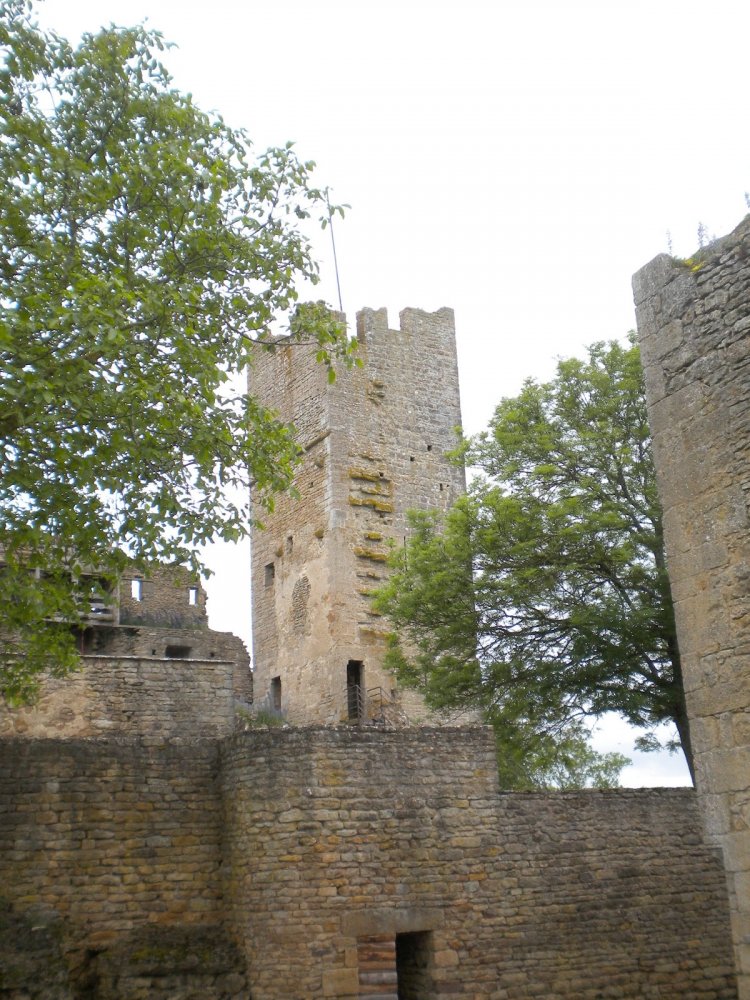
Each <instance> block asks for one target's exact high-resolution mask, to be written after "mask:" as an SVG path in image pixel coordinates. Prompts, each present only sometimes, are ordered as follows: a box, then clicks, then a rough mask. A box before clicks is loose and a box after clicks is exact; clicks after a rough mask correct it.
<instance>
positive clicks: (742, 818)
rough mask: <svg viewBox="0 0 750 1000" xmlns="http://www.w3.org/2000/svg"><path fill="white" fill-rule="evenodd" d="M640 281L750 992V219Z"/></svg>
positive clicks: (708, 796) (657, 450)
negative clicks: (721, 237) (709, 243)
mask: <svg viewBox="0 0 750 1000" xmlns="http://www.w3.org/2000/svg"><path fill="white" fill-rule="evenodd" d="M633 287H634V292H635V301H636V308H637V317H638V329H639V334H640V338H641V345H642V356H643V364H644V370H645V378H646V391H647V396H648V406H649V419H650V422H651V429H652V434H653V440H654V457H655V461H656V469H657V476H658V484H659V492H660V496H661V501H662V505H663V508H664V535H665V543H666V551H667V562H668V568H669V575H670V580H671V585H672V594H673V597H674V602H675V613H676V620H677V632H678V640H679V644H680V653H681V657H682V667H683V675H684V685H685V695H686V701H687V708H688V714H689V716H690V732H691V738H692V743H693V751H694V756H695V764H696V781H697V788H698V792H699V795H700V798H701V803H702V808H703V816H704V820H705V823H706V829H707V831H708V834H709V836H710V837H711V838H712V840H713V842H714V843H716V844H718V845H720V846H721V847H722V849H723V853H724V860H725V864H726V867H727V872H728V878H729V892H730V905H731V907H732V910H733V931H734V940H735V951H736V959H737V968H738V970H739V973H740V984H741V995H742V996H743V997H750V517H749V514H748V512H749V511H750V217H748V218H746V219H745V220H744V221H743V222H742V223H741V225H740V226H738V228H737V229H736V230H735V231H734V232H733V233H731V234H730V235H729V236H727V237H725V238H723V239H722V240H719V241H717V242H716V243H714V244H712V245H711V246H710V247H708V248H707V249H705V250H702V251H700V252H699V253H698V254H697V255H696V256H695V257H694V258H691V259H690V260H688V261H679V260H675V259H673V258H671V257H668V256H666V255H665V254H662V255H661V256H659V257H657V258H655V259H654V260H653V261H652V262H651V263H650V264H648V265H647V266H646V267H644V268H643V269H642V270H641V271H639V272H638V273H637V274H636V275H635V277H634V279H633Z"/></svg>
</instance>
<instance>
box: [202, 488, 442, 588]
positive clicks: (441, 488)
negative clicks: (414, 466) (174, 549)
mask: <svg viewBox="0 0 750 1000" xmlns="http://www.w3.org/2000/svg"><path fill="white" fill-rule="evenodd" d="M441 489H442V487H441ZM197 603H198V588H197V587H189V588H188V604H189V605H190V607H191V608H194V607H195V606H196V605H197Z"/></svg>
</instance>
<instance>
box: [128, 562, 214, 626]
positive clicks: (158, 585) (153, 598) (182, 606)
mask: <svg viewBox="0 0 750 1000" xmlns="http://www.w3.org/2000/svg"><path fill="white" fill-rule="evenodd" d="M134 580H135V581H137V583H138V584H139V586H138V587H137V593H138V595H139V596H135V595H134V592H133V588H132V586H131V584H132V581H134ZM118 604H119V623H120V624H121V625H159V626H171V627H172V628H180V629H187V628H204V629H205V628H208V616H207V612H206V592H205V590H204V589H203V587H202V586H201V584H200V581H199V580H198V579H196V577H195V576H194V575H193V574H192V573H190V572H189V571H188V570H186V569H184V568H182V567H180V566H153V567H152V568H151V569H150V570H149V571H148V572H146V573H137V572H135V571H133V570H126V572H125V573H124V574H123V576H122V579H121V580H120V583H119V588H118Z"/></svg>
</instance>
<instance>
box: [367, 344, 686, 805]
mask: <svg viewBox="0 0 750 1000" xmlns="http://www.w3.org/2000/svg"><path fill="white" fill-rule="evenodd" d="M464 453H465V455H466V458H467V461H468V462H469V464H470V465H472V466H475V467H476V470H477V476H476V477H475V479H474V481H473V483H472V485H471V486H470V488H469V491H468V494H467V495H466V496H465V497H463V498H461V499H460V500H459V501H458V502H457V503H456V504H455V506H454V507H453V508H452V509H451V510H450V511H449V513H448V514H447V516H446V518H445V520H444V523H439V521H438V519H437V517H436V516H435V515H432V514H427V513H413V514H412V515H411V526H412V534H411V538H410V541H409V543H408V544H407V546H406V547H405V548H404V549H402V550H401V551H399V552H398V553H397V554H396V555H395V556H394V564H395V566H394V569H395V572H394V574H393V576H392V577H391V579H390V582H389V583H388V584H387V586H386V587H385V588H384V590H383V591H382V592H381V594H380V596H379V598H378V606H379V608H380V610H381V611H383V612H384V613H386V614H388V615H389V616H390V619H391V621H392V622H393V624H394V626H395V628H396V635H397V636H398V638H395V637H394V638H393V639H392V647H391V650H390V653H389V664H390V666H391V667H392V668H394V669H395V670H396V672H397V674H398V677H399V679H400V680H401V682H402V683H406V684H410V685H413V686H416V687H419V688H420V689H422V690H423V691H424V693H425V695H426V698H427V701H428V703H429V704H430V705H432V706H434V707H437V708H455V707H462V708H467V707H468V708H474V709H479V710H480V711H481V712H483V713H484V715H485V716H486V718H487V719H488V721H490V722H491V723H492V724H493V725H494V726H495V729H496V732H497V734H498V742H499V758H500V766H501V771H502V772H503V778H504V780H505V782H506V784H508V785H509V786H524V785H534V784H537V783H540V782H541V783H546V782H548V781H549V780H550V768H552V769H554V768H557V767H559V766H560V765H561V764H562V765H563V767H564V765H565V757H566V755H568V756H569V757H570V758H571V760H573V758H574V757H575V754H576V753H578V752H580V750H581V749H582V746H585V741H584V743H583V744H582V741H583V736H584V730H583V729H582V727H581V720H582V719H584V718H585V717H593V716H600V715H602V714H603V713H605V712H616V713H619V714H620V715H621V716H624V717H625V718H626V719H627V720H628V721H629V722H630V723H632V724H633V725H635V726H637V727H640V728H642V729H643V730H644V737H643V738H642V739H641V741H640V743H641V746H642V747H644V748H647V749H648V748H653V747H654V744H655V736H654V734H653V730H654V727H655V726H657V725H658V724H660V723H663V722H674V724H675V725H676V727H677V731H678V733H679V736H680V739H681V741H682V746H683V749H684V750H685V754H686V757H687V758H688V762H690V744H689V736H688V729H687V720H686V714H685V704H684V696H683V691H682V676H681V670H680V658H679V651H678V648H677V641H676V637H675V625H674V616H673V610H672V600H671V594H670V588H669V580H668V577H667V573H666V568H665V563H664V543H663V535H662V523H661V510H660V507H659V501H658V497H657V492H656V482H655V472H654V466H653V461H652V457H651V440H650V436H649V428H648V422H647V417H646V405H645V396H644V389H643V378H642V372H641V366H640V357H639V352H638V348H637V347H636V346H635V344H634V343H632V342H631V343H630V345H629V346H626V347H624V346H622V345H620V344H618V343H616V342H612V343H609V344H603V343H599V344H594V345H593V346H592V347H591V348H590V349H589V353H588V357H587V358H586V359H585V360H577V359H569V360H565V361H561V362H560V363H559V365H558V369H557V375H556V377H555V378H554V379H553V380H552V381H551V382H549V383H546V384H540V383H537V382H535V381H532V380H529V381H527V382H526V383H525V385H524V387H523V389H522V391H521V393H520V394H519V395H518V396H517V397H515V398H512V399H504V400H502V401H501V402H500V404H499V405H498V407H497V409H496V411H495V414H494V417H493V419H492V421H491V424H490V427H489V430H488V431H487V432H485V433H483V434H480V435H479V436H477V437H476V438H474V439H472V440H470V441H468V442H466V444H465V447H464ZM571 755H572V756H571Z"/></svg>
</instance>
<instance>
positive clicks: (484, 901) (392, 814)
mask: <svg viewBox="0 0 750 1000" xmlns="http://www.w3.org/2000/svg"><path fill="white" fill-rule="evenodd" d="M0 886H2V892H3V894H4V895H6V896H7V899H8V902H9V904H10V905H11V907H12V911H13V920H15V921H17V923H16V926H17V927H21V928H22V929H23V934H26V935H27V938H26V940H27V942H29V943H26V944H24V943H22V942H23V941H24V938H23V935H20V936H19V935H16V937H15V938H12V937H11V936H10V935H9V934H7V933H5V934H0V994H2V990H3V988H4V986H3V985H2V984H3V979H2V976H5V977H6V978H5V981H6V982H8V983H12V989H13V990H18V991H20V992H17V993H15V994H14V993H13V992H11V993H5V994H2V995H3V996H7V997H8V998H9V1000H11V998H12V1000H20V998H21V997H22V996H24V995H26V996H32V997H34V1000H37V997H38V998H39V1000H70V998H71V997H72V996H75V997H76V1000H79V998H82V997H84V996H85V997H87V998H88V1000H115V998H117V1000H126V998H127V1000H140V998H144V1000H146V998H149V1000H152V998H157V1000H175V998H177V997H184V998H188V997H191V998H195V1000H198V998H201V1000H203V998H204V997H207V998H216V1000H219V998H220V997H226V998H234V997H237V998H239V997H240V996H242V997H243V1000H244V998H246V997H247V995H248V991H249V993H250V995H251V996H252V997H253V1000H283V998H300V1000H301V998H303V997H304V998H305V1000H316V998H323V997H330V996H336V997H339V998H350V1000H354V997H356V996H358V991H359V989H361V988H364V986H366V980H367V977H365V979H364V980H363V979H361V978H360V973H373V974H374V973H378V975H377V977H375V978H377V980H378V982H380V983H385V982H386V981H387V980H388V981H390V980H389V979H388V977H389V976H390V979H391V980H392V976H393V973H394V971H395V972H396V974H397V977H398V981H399V984H400V985H403V988H404V989H406V988H407V987H406V985H405V984H407V983H409V984H413V986H410V987H409V988H413V990H414V991H415V994H414V995H424V996H430V997H440V996H446V997H447V996H450V997H463V998H473V1000H479V998H482V1000H489V998H495V1000H500V998H504V1000H516V998H517V1000H521V998H526V1000H528V998H537V1000H549V998H551V997H561V998H563V997H564V998H570V1000H596V998H598V997H601V996H609V995H611V990H612V988H613V985H616V988H617V990H618V991H619V995H620V996H622V997H627V998H630V1000H640V998H642V997H646V996H651V997H660V996H661V997H665V998H666V997H677V996H679V997H680V998H686V1000H698V998H703V1000H708V998H711V1000H725V998H726V1000H729V998H732V997H734V996H735V995H736V993H735V989H734V983H733V974H732V971H731V950H730V942H729V928H728V915H727V904H726V895H725V892H726V889H725V882H724V875H723V872H722V869H721V866H720V863H719V859H718V857H717V855H716V853H715V852H714V851H713V850H711V849H707V848H706V847H705V846H704V844H703V841H702V836H701V830H700V824H699V820H698V815H697V809H696V803H695V795H694V793H692V792H691V791H689V790H685V789H660V790H644V791H612V792H579V793H561V794H541V793H540V794H527V795H519V794H503V793H501V792H499V790H498V787H497V777H496V769H495V766H494V740H493V738H492V735H491V733H488V732H486V731H484V730H479V729H448V728H440V729H430V728H420V729H411V730H406V731H400V732H391V733H382V732H374V731H367V730H355V731H352V730H350V729H348V728H346V727H344V728H341V729H298V730H294V729H289V730H284V731H279V730H276V731H273V730H272V731H267V732H260V731H254V732H249V733H246V734H239V735H237V736H234V737H231V738H229V739H228V740H225V741H224V742H223V743H217V742H215V741H212V740H207V741H198V742H190V741H186V740H184V741H175V740H173V741H165V740H157V739H150V740H147V739H140V740H123V739H118V740H115V739H106V740H105V739H98V740H79V741H76V740H66V741H54V740H45V741H34V740H4V741H0ZM18 921H20V923H18ZM4 926H6V927H7V926H8V925H7V923H6V925H4ZM45 928H55V935H56V936H54V937H52V938H50V937H49V936H48V931H47V930H46V929H45ZM40 929H41V930H40ZM37 933H41V935H42V936H41V937H36V938H34V937H33V934H37ZM29 934H32V937H31V938H29V937H28V935H29ZM18 942H21V943H18ZM38 942H41V945H40V944H38ZM232 942H234V944H235V945H236V949H235V947H234V945H233V944H232ZM389 942H390V951H388V947H389ZM394 945H395V951H394ZM4 947H5V950H3V948H4ZM16 952H17V953H18V956H16ZM40 955H43V956H45V957H44V961H45V962H47V963H48V964H49V969H50V977H52V978H49V977H48V978H47V979H44V980H42V981H44V982H50V983H52V985H51V986H50V992H49V993H44V992H39V993H36V994H35V993H34V992H33V987H34V982H35V981H36V980H35V976H36V973H34V972H33V971H32V970H33V969H34V962H35V961H36V959H35V958H34V956H37V958H39V956H40ZM388 955H390V958H388ZM394 955H397V956H398V957H397V959H396V966H397V967H396V968H395V969H394V957H393V956H394ZM386 959H388V962H389V963H390V964H388V965H387V963H386ZM386 965H387V967H386ZM14 969H15V970H16V971H15V972H13V976H14V977H15V978H13V979H12V980H11V979H10V978H9V977H10V975H11V971H12V970H14ZM64 969H67V970H68V975H69V978H67V979H66V978H65V976H64V975H63V970H64ZM55 976H57V979H55V978H54V977H55ZM373 981H374V980H373ZM53 987H54V989H53ZM55 990H56V991H57V992H55ZM23 991H25V993H24V992H23ZM66 991H72V992H66ZM86 991H88V992H86ZM420 991H421V992H420ZM407 995H408V994H407Z"/></svg>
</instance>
